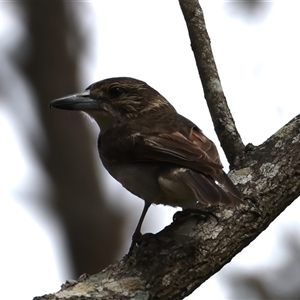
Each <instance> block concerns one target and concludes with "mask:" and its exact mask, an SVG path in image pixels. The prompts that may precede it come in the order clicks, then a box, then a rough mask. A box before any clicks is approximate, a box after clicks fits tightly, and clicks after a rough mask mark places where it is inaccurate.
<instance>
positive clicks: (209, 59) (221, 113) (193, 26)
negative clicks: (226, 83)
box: [179, 0, 245, 168]
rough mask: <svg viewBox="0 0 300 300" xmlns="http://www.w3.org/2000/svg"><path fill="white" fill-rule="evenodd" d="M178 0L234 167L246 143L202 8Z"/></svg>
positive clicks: (195, 2) (194, 0) (219, 132)
mask: <svg viewBox="0 0 300 300" xmlns="http://www.w3.org/2000/svg"><path fill="white" fill-rule="evenodd" d="M179 4H180V7H181V10H182V12H183V15H184V18H185V21H186V24H187V27H188V31H189V35H190V40H191V46H192V50H193V52H194V56H195V60H196V64H197V67H198V72H199V75H200V78H201V82H202V86H203V90H204V96H205V99H206V101H207V105H208V108H209V111H210V114H211V117H212V120H213V123H214V127H215V131H216V133H217V135H218V138H219V140H220V143H221V146H222V148H223V150H224V152H225V154H226V157H227V160H228V162H229V164H230V168H234V165H235V163H236V162H237V161H238V160H239V159H240V158H241V157H242V155H243V151H244V149H245V146H244V144H243V142H242V139H241V137H240V134H239V133H238V131H237V129H236V126H235V123H234V120H233V117H232V115H231V112H230V110H229V108H228V105H227V102H226V98H225V95H224V92H223V88H222V85H221V81H220V78H219V75H218V70H217V67H216V64H215V60H214V57H213V53H212V49H211V46H210V38H209V36H208V33H207V30H206V26H205V21H204V16H203V11H202V9H201V7H200V5H199V2H198V0H179Z"/></svg>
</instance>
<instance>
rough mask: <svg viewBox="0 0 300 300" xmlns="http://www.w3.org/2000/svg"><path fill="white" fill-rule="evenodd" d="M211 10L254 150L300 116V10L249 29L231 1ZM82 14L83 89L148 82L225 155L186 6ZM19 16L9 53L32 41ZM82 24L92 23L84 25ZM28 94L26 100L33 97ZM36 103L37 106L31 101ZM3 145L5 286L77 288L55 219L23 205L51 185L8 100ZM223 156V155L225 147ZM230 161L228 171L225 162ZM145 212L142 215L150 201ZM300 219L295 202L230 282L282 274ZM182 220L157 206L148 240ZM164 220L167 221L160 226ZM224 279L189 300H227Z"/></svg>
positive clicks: (108, 5) (26, 293)
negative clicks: (288, 236)
mask: <svg viewBox="0 0 300 300" xmlns="http://www.w3.org/2000/svg"><path fill="white" fill-rule="evenodd" d="M96 2H97V3H96ZM201 4H202V8H203V10H204V16H205V18H206V23H207V27H208V31H209V35H210V37H211V40H212V48H213V51H214V55H215V59H216V63H217V67H218V70H219V73H220V77H221V82H222V85H223V88H224V91H225V95H226V97H227V100H228V104H229V107H230V109H231V112H232V114H233V116H234V119H235V122H236V125H237V128H238V130H239V132H240V134H241V136H242V139H243V141H244V143H245V144H247V143H249V142H251V143H253V144H256V145H257V144H260V143H262V142H263V141H264V140H265V139H267V138H268V137H269V136H270V135H272V134H273V133H275V132H276V131H277V130H278V129H279V128H280V127H282V126H283V125H284V124H285V123H287V122H288V121H290V120H291V119H292V118H293V117H295V116H296V115H297V114H299V112H300V99H299V92H298V88H299V77H300V76H299V70H300V56H299V53H300V43H299V28H300V19H299V8H300V2H299V1H298V0H295V1H292V0H289V1H283V0H282V1H276V2H274V3H273V2H265V4H264V5H265V7H266V10H265V11H264V12H262V13H261V14H259V18H257V19H256V20H253V21H250V17H249V18H248V21H249V22H245V21H244V19H243V18H242V17H241V15H242V12H241V11H239V10H236V6H235V5H237V4H236V3H235V4H234V3H231V4H230V5H229V4H228V3H227V2H226V3H225V1H217V0H214V1H211V0H205V1H201ZM69 5H70V4H69ZM74 5H77V6H78V8H79V10H78V21H80V22H82V24H83V26H84V27H83V28H84V29H83V30H85V31H86V34H89V35H90V36H89V40H90V43H91V45H90V54H92V55H91V56H85V57H84V58H83V60H82V74H83V76H82V90H83V89H84V88H86V87H87V86H88V85H89V84H91V83H92V82H94V81H98V80H101V79H104V78H108V77H116V76H130V77H135V78H138V79H141V80H143V81H146V82H147V83H148V84H149V85H151V86H152V87H154V88H155V89H156V90H158V91H159V92H160V93H161V94H162V95H164V96H165V97H166V98H167V99H168V100H169V101H170V102H171V103H172V104H173V105H174V106H175V108H176V109H177V110H178V112H179V113H181V114H182V115H184V116H186V117H187V118H189V119H191V120H192V121H193V122H194V123H196V124H197V125H198V126H199V127H200V128H201V129H202V130H203V131H204V133H205V134H206V135H207V136H209V137H210V138H211V139H212V140H213V141H214V142H215V143H216V145H217V146H218V147H219V142H218V140H217V137H216V135H215V133H214V130H213V125H212V122H211V120H210V116H209V113H208V109H207V107H206V104H205V101H204V99H203V92H202V89H201V85H200V80H199V77H198V73H197V69H196V65H195V62H194V57H193V53H192V51H191V48H190V41H189V38H188V33H187V29H186V25H185V22H184V19H183V16H182V14H181V11H180V8H179V5H178V2H177V1H173V0H168V1H167V0H165V1H161V0H155V1H154V0H151V1H150V0H148V1H146V0H143V1H140V0H139V1H121V0H119V1H104V0H100V1H95V2H89V3H83V2H78V3H74ZM13 7H14V6H13V4H10V3H8V2H6V3H3V2H1V3H0V12H1V13H0V20H1V23H0V38H1V40H2V41H4V43H3V45H2V46H1V47H2V48H3V47H6V49H9V47H13V45H14V44H15V43H16V41H17V40H18V38H20V37H21V36H22V34H24V25H23V24H22V18H17V17H16V16H17V15H16V11H15V10H14V9H13ZM82 16H88V18H87V17H85V19H84V20H82V19H81V17H82ZM12 33H13V34H12ZM0 49H1V48H0ZM1 66H2V67H5V68H7V72H11V73H13V72H14V70H13V68H12V66H9V65H7V62H5V61H3V63H2V64H1ZM19 80H20V81H22V79H20V78H19ZM23 85H24V83H23ZM24 90H25V92H26V88H24ZM69 92H70V94H71V93H74V92H77V91H69ZM57 96H58V97H60V96H64V95H57ZM27 98H30V96H29V95H27ZM25 99H26V97H25ZM1 100H2V99H1ZM3 100H5V99H3ZM26 101H27V105H28V107H29V105H30V100H26ZM26 101H25V103H26ZM25 105H26V104H25ZM27 109H28V108H27ZM31 113H32V114H33V117H32V119H33V123H34V122H37V120H34V118H35V117H34V112H31ZM53 113H55V111H53ZM66 121H67V120H66ZM87 122H89V121H88V120H87ZM91 127H92V128H94V129H95V139H96V135H97V131H98V129H97V127H96V125H95V124H91ZM0 139H1V149H0V184H1V189H0V199H1V201H0V206H1V209H0V214H1V217H0V222H1V225H0V228H1V229H0V234H1V238H2V248H1V255H0V267H1V275H0V276H1V280H2V282H3V280H5V281H6V282H7V278H13V277H14V276H15V273H16V272H19V274H20V276H22V277H23V279H22V281H23V283H22V282H21V283H20V285H21V287H20V295H19V299H21V298H22V299H27V298H28V299H30V298H32V297H34V296H37V295H42V294H45V293H50V292H54V291H56V290H58V289H59V288H60V284H62V283H63V282H64V281H65V280H66V279H69V274H70V273H69V271H68V264H67V263H68V259H67V257H66V254H64V250H63V249H64V247H63V239H62V237H61V236H60V234H59V227H57V226H56V225H55V220H48V219H47V218H46V217H45V216H41V215H36V214H35V213H34V209H33V208H32V207H30V209H28V208H26V207H23V206H21V205H20V203H21V202H22V201H20V199H22V197H29V196H28V195H26V194H24V193H22V190H23V187H24V182H27V183H28V182H31V181H33V178H35V176H36V175H37V174H39V176H41V178H42V181H43V182H44V184H45V187H44V188H47V178H46V176H45V174H43V173H42V171H41V169H40V167H39V166H38V165H36V163H35V159H34V154H33V153H31V152H30V149H28V145H26V141H23V140H22V136H21V133H20V130H19V128H18V126H17V123H16V120H14V116H13V115H12V114H11V113H10V112H9V110H8V109H7V107H6V106H5V101H0ZM26 147H27V148H26ZM219 150H220V152H222V151H221V149H220V147H219ZM222 161H223V164H224V165H225V166H226V159H225V156H224V155H223V153H222ZM12 163H14V166H13V167H11V165H12ZM105 180H106V181H107V183H108V188H107V189H108V191H107V192H108V193H109V194H110V195H111V198H115V197H113V195H114V194H115V193H125V192H124V190H123V188H122V187H121V186H120V184H119V183H117V182H116V181H114V180H113V179H112V178H110V177H109V176H107V177H106V178H105ZM48 184H49V183H48ZM39 192H40V190H37V189H36V190H35V188H34V187H32V191H31V194H30V197H36V198H37V199H38V196H39ZM116 198H117V197H116ZM126 198H127V199H128V201H125V202H124V203H122V204H121V205H122V206H123V208H122V209H124V211H126V212H128V213H129V211H130V209H131V207H132V205H136V203H137V201H136V199H135V198H134V196H132V195H130V194H129V193H128V194H126ZM297 202H298V203H297ZM112 205H116V203H112ZM139 205H140V209H142V206H143V203H142V201H140V203H139ZM299 211H300V203H299V201H295V202H294V203H293V204H292V205H291V207H289V208H287V209H286V211H285V212H284V213H282V215H281V216H280V217H278V219H277V220H276V221H275V222H273V223H272V225H271V226H270V227H269V228H268V229H267V230H266V231H265V232H264V233H262V234H261V235H260V236H259V237H258V238H257V239H256V240H255V241H254V242H253V243H252V244H251V245H250V246H249V247H247V248H246V249H245V250H243V251H242V253H240V254H239V255H237V256H236V257H235V258H234V259H233V261H232V263H231V264H230V266H228V267H225V268H224V269H223V270H222V271H221V272H220V273H222V272H224V273H223V274H226V272H229V270H230V269H229V268H237V269H236V270H241V268H244V269H243V270H253V271H256V272H257V270H260V269H261V268H268V267H269V266H270V265H273V266H274V255H276V256H275V257H276V262H277V263H278V264H279V263H280V262H281V261H282V260H284V259H285V258H286V255H288V254H287V253H286V252H285V250H284V248H282V247H281V243H280V240H279V239H281V238H282V235H283V233H284V232H286V230H288V231H291V230H293V231H294V232H296V231H298V232H299V234H300V222H299V216H298V215H299ZM173 213H174V210H168V209H166V208H165V207H160V206H158V207H152V208H151V209H150V212H149V216H148V217H147V219H149V220H148V221H147V220H146V222H145V226H144V228H143V231H150V232H156V231H159V230H161V229H162V228H163V227H164V226H165V225H167V224H169V223H170V222H171V219H172V214H173ZM157 215H159V216H160V218H161V219H162V221H161V222H157V221H155V222H152V223H151V219H152V220H154V219H155V217H156V216H157ZM45 218H46V219H45ZM136 221H137V220H133V223H132V224H128V227H126V228H125V229H124V235H126V236H129V237H130V235H131V233H132V231H133V228H134V227H135V224H136ZM153 223H155V224H153ZM299 236H300V235H299ZM129 243H130V239H129V240H128V245H129ZM128 245H126V247H125V248H124V252H123V253H120V257H121V256H122V255H123V254H124V253H125V252H126V249H127V248H128ZM20 249H22V254H20ZM20 272H21V273H20ZM219 278H221V275H220V274H218V275H217V276H214V277H213V278H211V279H209V280H208V281H207V282H206V283H205V284H203V285H202V287H201V288H200V289H198V290H197V291H195V292H194V294H193V295H192V296H190V297H189V298H188V299H199V297H200V296H199V295H201V297H202V298H204V299H219V300H222V299H226V295H228V294H226V288H225V286H224V285H219V284H218V283H219V282H220V281H219ZM6 287H7V292H8V293H7V295H5V297H4V299H17V298H18V297H17V296H16V293H18V291H15V294H14V298H10V297H11V296H10V295H9V288H11V287H12V283H9V282H8V284H7V285H6ZM2 292H5V291H2ZM2 295H3V294H2ZM197 295H198V296H197Z"/></svg>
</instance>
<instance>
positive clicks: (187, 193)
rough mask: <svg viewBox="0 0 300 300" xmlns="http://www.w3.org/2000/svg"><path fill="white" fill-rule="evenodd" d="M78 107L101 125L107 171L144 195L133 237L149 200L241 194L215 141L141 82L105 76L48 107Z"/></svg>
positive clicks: (234, 200) (225, 198) (232, 202)
mask: <svg viewBox="0 0 300 300" xmlns="http://www.w3.org/2000/svg"><path fill="white" fill-rule="evenodd" d="M52 106H53V107H56V108H61V109H67V110H81V111H84V112H85V113H87V114H88V115H89V116H91V117H92V118H93V119H95V121H96V122H97V123H98V125H99V127H100V135H99V139H98V151H99V154H100V158H101V161H102V163H103V165H104V167H105V168H106V169H107V170H108V172H109V173H110V174H111V175H112V176H113V177H114V178H115V179H116V180H118V181H119V182H120V183H121V184H122V185H123V186H124V187H125V188H126V189H127V190H129V191H130V192H131V193H133V194H134V195H136V196H138V197H140V198H142V199H143V200H144V201H145V206H144V209H143V212H142V215H141V217H140V219H139V222H138V225H137V227H136V230H135V232H134V234H133V237H132V245H131V248H130V251H131V250H132V248H133V246H134V245H135V244H136V242H137V240H138V238H139V237H140V236H141V233H140V232H141V226H142V223H143V220H144V217H145V215H146V213H147V210H148V208H149V206H150V205H151V203H155V204H164V205H170V206H181V207H183V208H195V205H196V203H197V202H198V203H199V204H202V205H218V204H223V205H228V206H238V205H239V204H241V203H242V195H241V193H240V192H239V190H238V189H237V188H236V187H235V186H234V184H233V183H232V182H231V180H230V179H229V178H228V176H227V175H226V174H225V173H224V172H223V170H222V168H223V167H222V164H221V162H220V157H219V154H218V152H217V149H216V146H215V145H214V143H213V142H212V141H211V140H209V139H208V138H207V137H206V136H205V135H204V134H203V133H202V131H201V130H200V129H199V128H198V127H197V126H196V125H195V124H193V123H192V122H191V121H189V120H188V119H186V118H185V117H183V116H181V115H180V114H178V113H177V112H176V110H175V109H174V107H173V106H172V105H171V104H170V103H169V102H168V101H167V100H166V99H165V98H164V97H163V96H162V95H160V94H159V93H158V92H157V91H156V90H154V89H153V88H151V87H150V86H149V85H147V84H146V83H145V82H143V81H140V80H137V79H133V78H127V77H120V78H110V79H105V80H102V81H99V82H96V83H93V84H92V85H90V86H89V87H88V88H87V89H86V90H85V91H84V92H82V93H78V94H74V95H71V96H67V97H64V98H59V99H56V100H53V101H51V102H50V107H52Z"/></svg>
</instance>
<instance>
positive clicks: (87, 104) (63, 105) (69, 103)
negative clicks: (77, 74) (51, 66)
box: [49, 90, 99, 111]
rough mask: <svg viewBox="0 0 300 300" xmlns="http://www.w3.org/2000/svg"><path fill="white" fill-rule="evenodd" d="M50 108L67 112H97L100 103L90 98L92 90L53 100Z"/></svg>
mask: <svg viewBox="0 0 300 300" xmlns="http://www.w3.org/2000/svg"><path fill="white" fill-rule="evenodd" d="M49 107H50V108H52V107H55V108H60V109H67V110H83V111H85V110H90V109H92V110H95V109H99V101H98V100H95V99H92V98H90V90H86V91H84V92H82V93H78V94H74V95H69V96H66V97H63V98H58V99H55V100H52V101H51V102H50V103H49Z"/></svg>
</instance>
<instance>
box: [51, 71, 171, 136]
mask: <svg viewBox="0 0 300 300" xmlns="http://www.w3.org/2000/svg"><path fill="white" fill-rule="evenodd" d="M52 106H53V107H56V108H60V109H67V110H80V111H84V112H85V113H87V114H88V115H89V116H91V117H92V118H93V119H95V121H96V122H97V123H98V125H99V127H100V128H101V130H102V131H105V130H107V129H109V128H111V127H112V126H114V125H115V124H117V123H120V122H122V121H124V120H126V119H131V118H136V117H137V116H142V115H144V114H146V113H149V112H151V113H155V112H156V111H161V110H172V111H174V110H175V109H174V108H173V106H172V105H171V104H170V103H169V102H168V101H167V100H166V99H165V98H164V97H163V96H162V95H160V94H159V93H158V92H157V91H156V90H154V89H153V88H152V87H150V86H149V85H147V84H146V83H145V82H143V81H140V80H137V79H134V78H129V77H119V78H109V79H105V80H102V81H98V82H95V83H93V84H91V85H90V86H89V87H88V88H87V89H86V90H85V91H84V92H82V93H78V94H74V95H70V96H67V97H63V98H59V99H55V100H53V101H51V102H50V108H51V107H52Z"/></svg>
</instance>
